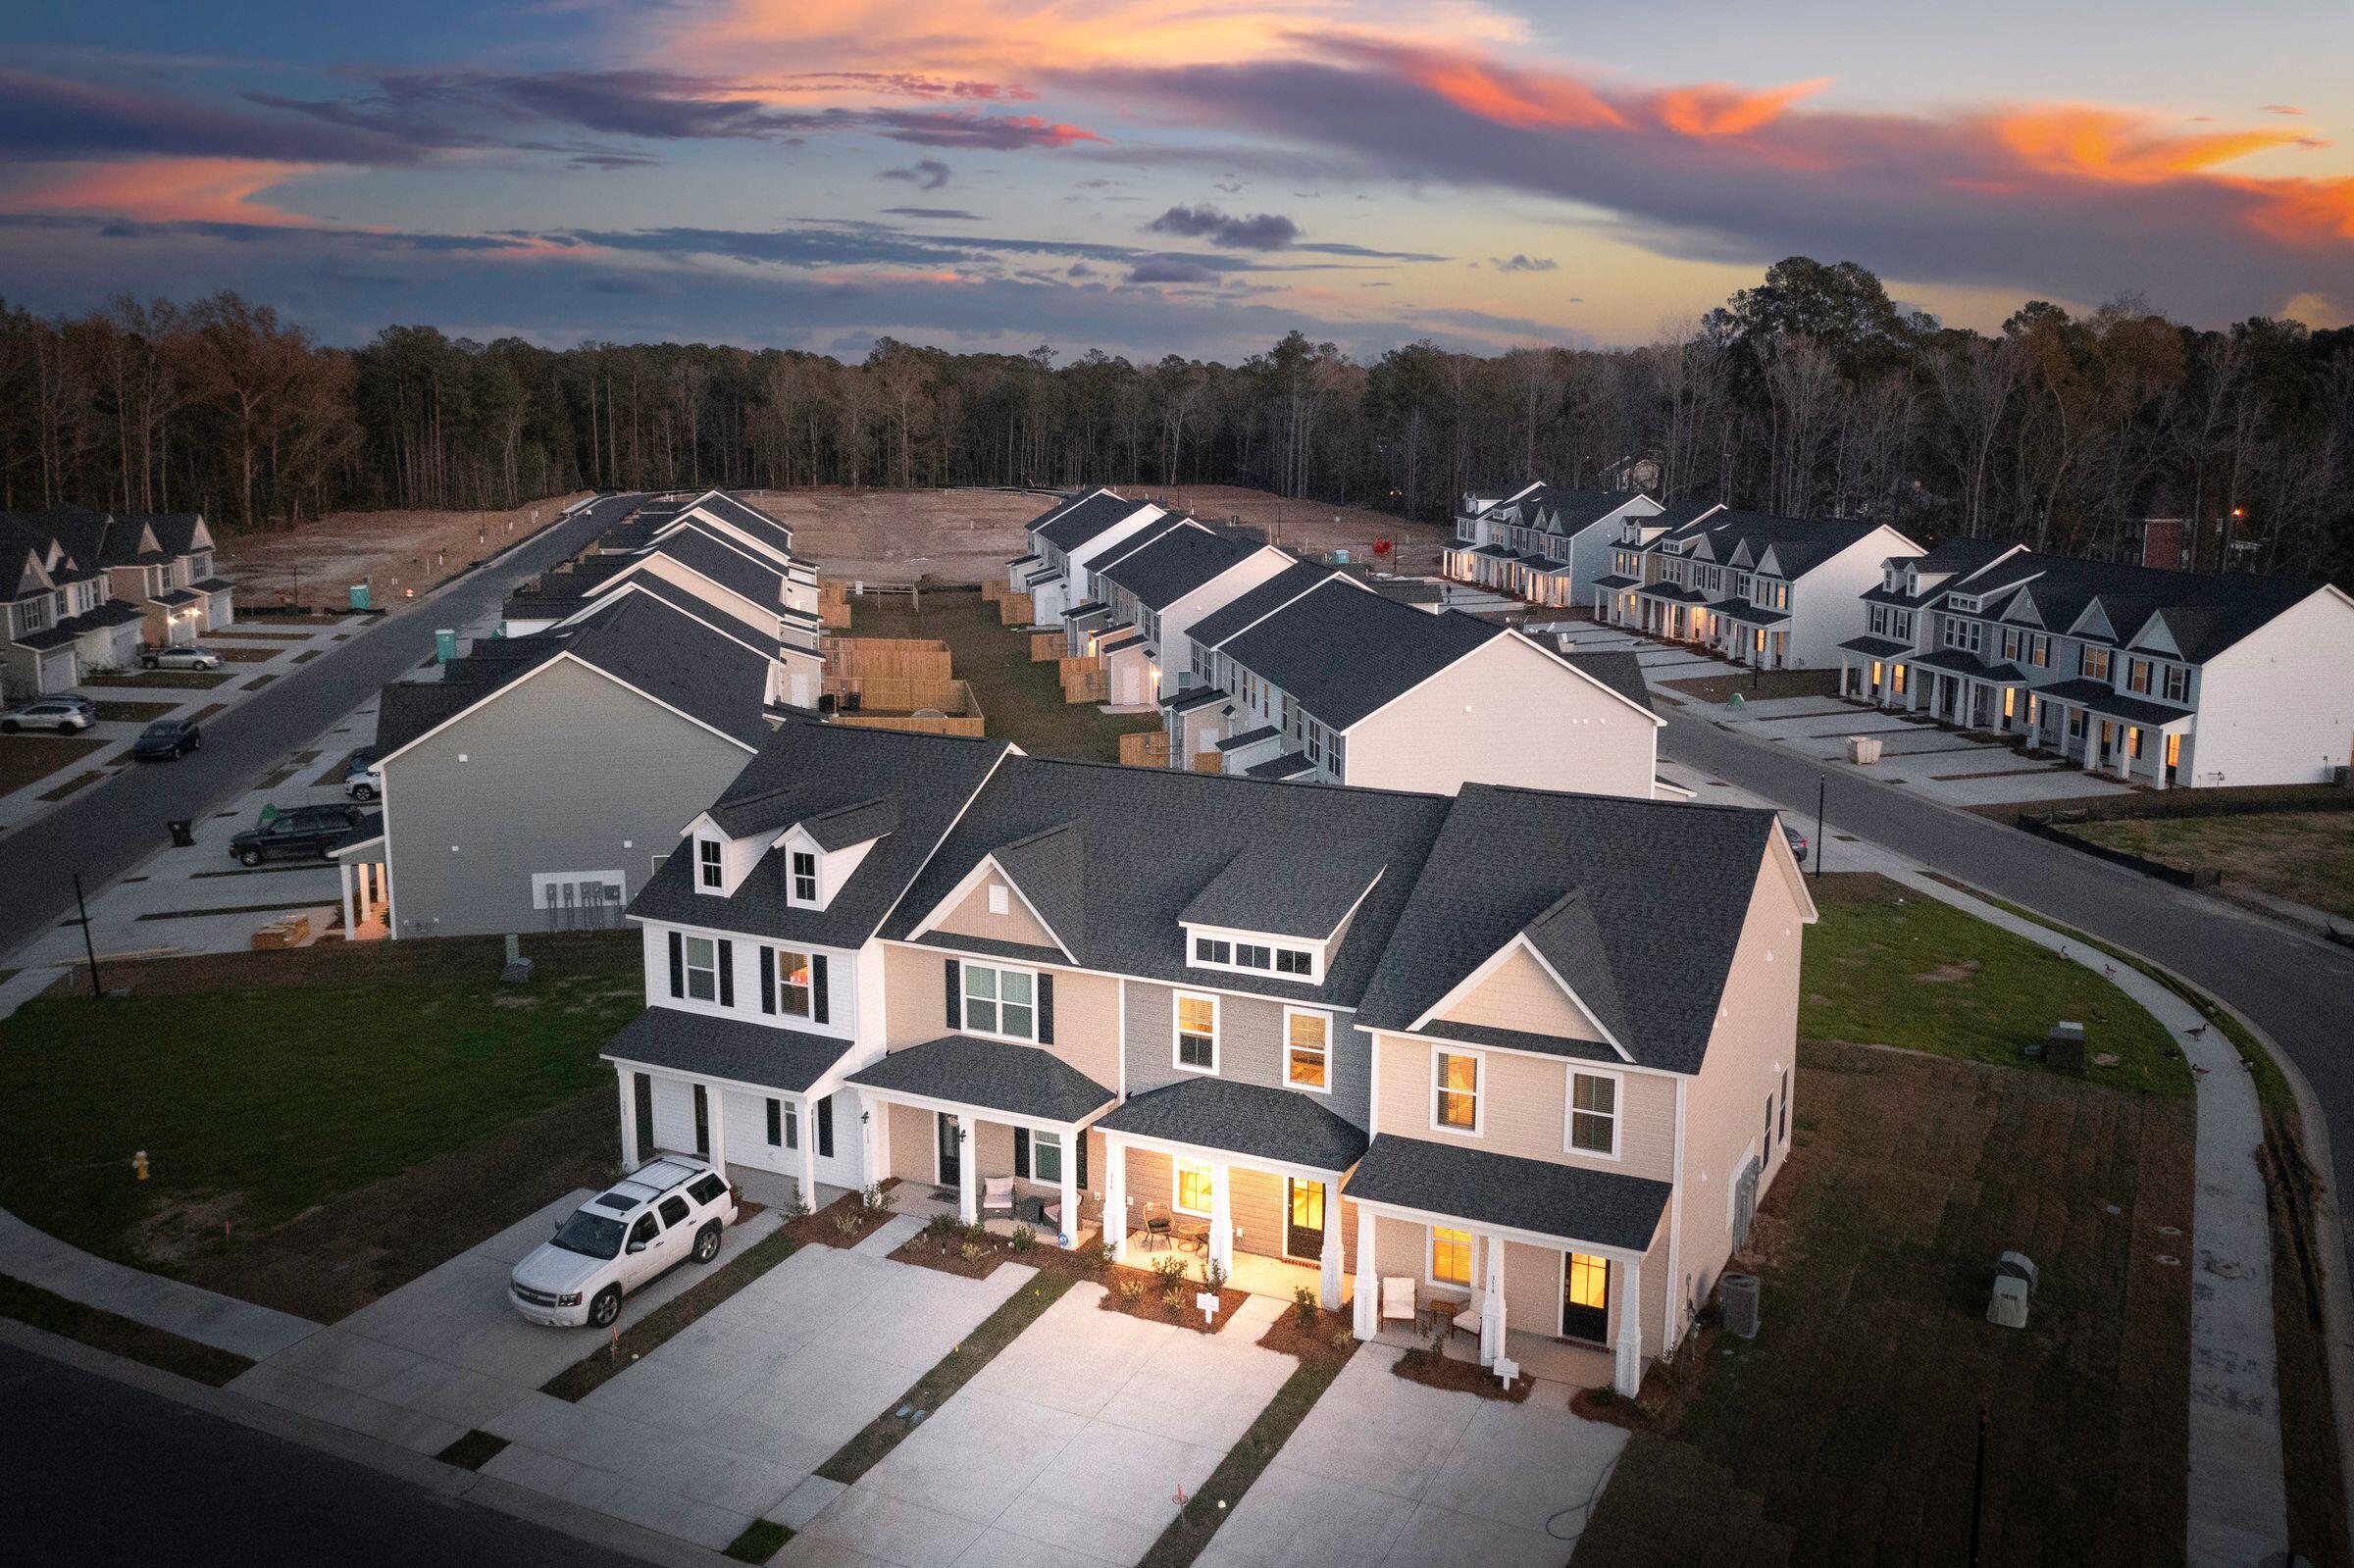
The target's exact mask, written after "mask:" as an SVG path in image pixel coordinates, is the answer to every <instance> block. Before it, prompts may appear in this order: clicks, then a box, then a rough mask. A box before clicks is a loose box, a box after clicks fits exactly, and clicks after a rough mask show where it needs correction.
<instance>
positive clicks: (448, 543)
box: [220, 490, 588, 608]
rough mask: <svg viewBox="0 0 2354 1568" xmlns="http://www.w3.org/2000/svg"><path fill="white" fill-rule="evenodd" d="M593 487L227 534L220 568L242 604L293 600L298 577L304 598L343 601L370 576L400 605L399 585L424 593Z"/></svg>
mask: <svg viewBox="0 0 2354 1568" xmlns="http://www.w3.org/2000/svg"><path fill="white" fill-rule="evenodd" d="M586 494H588V491H586V490H576V491H574V492H573V493H572V494H570V495H558V496H554V497H551V498H549V499H547V500H543V501H535V502H533V503H531V504H530V505H528V506H519V507H516V508H514V509H513V510H512V511H503V512H424V511H392V512H331V513H329V514H328V515H327V516H326V517H324V518H321V519H320V520H319V521H318V522H316V523H307V524H305V525H303V526H302V527H301V528H299V529H295V530H292V531H288V532H283V533H257V534H240V535H238V536H236V537H233V538H225V539H223V540H222V541H221V549H220V563H221V572H222V575H223V576H224V577H230V578H234V579H235V580H236V582H237V603H238V607H239V608H245V607H248V606H255V605H263V604H280V603H284V602H289V600H290V597H291V595H292V593H293V591H294V589H295V585H296V578H297V576H299V578H300V580H301V592H302V602H303V603H305V604H341V603H343V602H344V593H345V591H346V590H347V589H348V588H349V587H350V585H351V584H352V583H354V582H371V583H373V584H374V587H375V591H376V602H377V603H378V604H380V605H385V606H391V605H396V604H397V603H399V601H400V595H401V590H402V589H404V588H415V589H416V590H417V591H418V592H420V593H422V592H424V591H425V590H426V589H427V588H429V587H431V586H433V585H434V584H435V583H436V582H441V581H442V580H444V579H445V578H448V577H451V576H453V575H454V574H456V573H458V572H461V571H463V570H465V569H466V568H467V567H469V566H472V565H473V564H474V563H475V562H477V561H480V560H482V559H483V558H484V557H486V556H490V555H496V554H497V553H498V552H499V551H501V550H504V549H506V548H508V547H509V546H510V545H513V544H516V543H518V542H520V541H521V540H522V539H524V538H525V537H526V536H528V535H529V534H531V533H534V532H536V531H538V530H539V529H542V528H545V527H546V526H547V525H548V524H549V523H551V522H553V521H555V517H556V514H557V513H559V512H561V511H563V510H564V508H565V507H567V506H569V505H570V504H572V502H574V501H576V500H578V499H580V498H581V497H582V496H584V495H586Z"/></svg>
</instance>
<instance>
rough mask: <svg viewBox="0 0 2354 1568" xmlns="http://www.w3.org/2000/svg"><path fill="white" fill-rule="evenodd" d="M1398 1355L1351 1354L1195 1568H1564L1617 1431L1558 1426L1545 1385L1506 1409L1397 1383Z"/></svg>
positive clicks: (1565, 1421) (1560, 1398)
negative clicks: (1478, 1567)
mask: <svg viewBox="0 0 2354 1568" xmlns="http://www.w3.org/2000/svg"><path fill="white" fill-rule="evenodd" d="M1402 1353H1403V1352H1401V1351H1398V1350H1395V1349H1392V1348H1390V1347H1389V1346H1387V1345H1381V1344H1369V1345H1366V1346H1364V1347H1363V1348H1362V1349H1360V1350H1358V1351H1357V1353H1356V1357H1355V1358H1354V1359H1352V1360H1351V1361H1350V1363H1349V1365H1348V1367H1347V1368H1346V1369H1344V1370H1343V1371H1342V1373H1341V1375H1340V1377H1339V1378H1338V1379H1336V1380H1335V1381H1334V1383H1333V1385H1332V1387H1331V1388H1330V1389H1328V1390H1326V1391H1325V1393H1324V1397H1323V1398H1321V1399H1319V1400H1318V1401H1316V1407H1315V1408H1314V1409H1313V1410H1311V1411H1309V1412H1308V1414H1307V1419H1306V1420H1305V1421H1303V1422H1301V1423H1300V1426H1299V1429H1298V1430H1297V1431H1295V1432H1294V1433H1293V1434H1292V1437H1291V1441H1290V1442H1286V1443H1285V1444H1284V1445H1283V1450H1282V1451H1281V1452H1280V1453H1278V1454H1277V1455H1276V1456H1275V1461H1274V1463H1272V1464H1271V1465H1269V1466H1268V1467H1267V1469H1266V1472H1265V1473H1264V1474H1263V1475H1261V1476H1260V1477H1259V1478H1258V1480H1257V1482H1256V1483H1254V1485H1253V1486H1252V1488H1251V1491H1250V1492H1249V1493H1248V1494H1247V1495H1246V1496H1245V1497H1244V1498H1243V1502H1242V1506H1241V1507H1239V1508H1237V1509H1236V1510H1235V1512H1234V1517H1233V1518H1231V1519H1229V1520H1227V1521H1226V1523H1225V1524H1224V1525H1223V1526H1222V1527H1220V1529H1219V1531H1218V1533H1217V1535H1215V1536H1214V1537H1212V1538H1211V1540H1210V1543H1209V1546H1208V1548H1207V1549H1206V1550H1204V1551H1203V1553H1202V1555H1201V1557H1200V1558H1199V1559H1198V1561H1199V1563H1200V1565H1201V1568H1273V1565H1275V1564H1282V1565H1284V1568H1368V1565H1372V1564H1380V1565H1382V1568H1454V1565H1459V1564H1464V1563H1479V1564H1482V1565H1483V1568H1484V1565H1496V1568H1561V1564H1562V1563H1563V1562H1565V1561H1567V1560H1568V1557H1569V1553H1570V1551H1571V1550H1572V1549H1573V1547H1574V1545H1575V1543H1576V1541H1577V1536H1578V1533H1579V1531H1580V1530H1582V1529H1583V1528H1584V1525H1585V1519H1586V1509H1585V1506H1584V1505H1586V1504H1589V1503H1590V1502H1591V1500H1592V1499H1593V1498H1594V1497H1596V1496H1598V1495H1599V1494H1600V1492H1601V1489H1602V1484H1603V1482H1604V1481H1605V1479H1607V1477H1608V1474H1609V1471H1610V1467H1611V1466H1612V1463H1614V1462H1615V1461H1616V1459H1617V1457H1618V1452H1619V1450H1620V1449H1621V1448H1623V1447H1625V1446H1626V1434H1625V1432H1623V1431H1621V1430H1620V1429H1619V1428H1616V1427H1611V1426H1604V1425H1602V1424H1601V1423H1599V1422H1594V1421H1587V1420H1584V1419H1582V1418H1580V1417H1578V1416H1574V1415H1571V1414H1570V1413H1569V1408H1568V1402H1567V1391H1566V1390H1565V1389H1563V1388H1561V1387H1559V1386H1557V1385H1553V1384H1541V1385H1539V1386H1538V1388H1537V1391H1536V1392H1535V1393H1533V1394H1531V1395H1530V1396H1529V1398H1528V1400H1527V1402H1526V1403H1524V1404H1508V1403H1506V1402H1504V1401H1503V1400H1500V1399H1482V1398H1480V1397H1478V1396H1477V1395H1475V1394H1469V1393H1450V1392H1446V1391H1441V1390H1438V1389H1428V1388H1424V1387H1423V1386H1422V1385H1420V1384H1418V1383H1408V1382H1407V1380H1406V1379H1404V1378H1401V1377H1398V1376H1397V1375H1395V1374H1394V1373H1393V1372H1392V1371H1391V1370H1390V1369H1391V1367H1392V1366H1393V1365H1394V1364H1395V1363H1396V1361H1397V1359H1398V1357H1399V1355H1400V1354H1402ZM1564 1510H1571V1511H1569V1512H1567V1513H1566V1514H1564ZM1549 1521H1551V1522H1552V1523H1553V1528H1552V1531H1551V1532H1550V1533H1549V1532H1548V1529H1547V1525H1548V1522H1549Z"/></svg>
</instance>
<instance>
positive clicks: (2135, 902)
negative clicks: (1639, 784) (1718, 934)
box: [1660, 710, 2354, 1267]
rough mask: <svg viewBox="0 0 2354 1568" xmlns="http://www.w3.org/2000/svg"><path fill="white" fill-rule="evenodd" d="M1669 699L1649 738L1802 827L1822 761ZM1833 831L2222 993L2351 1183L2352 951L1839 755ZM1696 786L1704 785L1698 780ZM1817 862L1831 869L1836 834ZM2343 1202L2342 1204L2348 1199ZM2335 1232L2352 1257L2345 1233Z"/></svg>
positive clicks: (2352, 1242) (2338, 1175)
mask: <svg viewBox="0 0 2354 1568" xmlns="http://www.w3.org/2000/svg"><path fill="white" fill-rule="evenodd" d="M1666 711H1667V715H1668V717H1667V729H1666V732H1665V733H1663V734H1662V736H1661V737H1660V741H1661V744H1660V749H1661V751H1662V752H1663V754H1664V755H1666V756H1669V757H1672V758H1673V759H1674V760H1676V761H1678V762H1681V763H1685V764H1687V765H1688V766H1691V767H1695V768H1699V769H1701V770H1703V771H1704V772H1707V773H1709V774H1712V775H1714V776H1715V777H1716V778H1719V779H1722V780H1724V781H1726V782H1727V783H1729V784H1737V785H1739V786H1740V787H1741V788H1743V789H1747V790H1749V791H1751V792H1752V793H1754V794H1757V795H1761V796H1764V797H1765V798H1766V799H1767V800H1770V801H1772V802H1774V803H1775V804H1776V805H1779V806H1782V807H1784V808H1785V809H1787V810H1788V811H1789V813H1790V820H1791V822H1792V824H1793V825H1794V826H1796V827H1798V828H1799V829H1800V830H1801V831H1802V832H1804V833H1805V834H1806V835H1807V836H1808V837H1809V839H1810V840H1812V839H1813V838H1814V837H1815V836H1816V834H1815V805H1816V786H1817V781H1818V780H1820V779H1822V778H1823V777H1824V770H1823V769H1822V768H1820V767H1818V766H1817V764H1815V763H1813V762H1811V761H1809V760H1808V759H1807V758H1805V757H1802V756H1799V755H1798V754H1796V753H1795V752H1791V751H1787V750H1784V749H1783V748H1781V747H1779V746H1775V745H1772V744H1769V743H1767V742H1764V741H1757V740H1751V739H1749V738H1748V737H1746V736H1744V735H1741V734H1738V733H1731V732H1728V731H1725V730H1722V729H1719V728H1717V726H1716V725H1714V724H1713V723H1711V722H1710V721H1708V720H1706V719H1698V718H1693V717H1690V716H1688V714H1686V713H1684V712H1680V711H1676V710H1666ZM1829 780H1830V783H1829V786H1828V789H1827V791H1826V800H1827V808H1826V813H1827V820H1828V822H1829V824H1830V827H1831V828H1832V829H1833V830H1835V831H1836V832H1840V833H1849V834H1853V835H1856V836H1858V837H1860V838H1868V839H1870V840H1872V841H1874V842H1876V843H1880V844H1885V845H1887V846H1888V847H1889V848H1891V849H1895V850H1897V851H1898V852H1900V853H1902V854H1906V855H1909V856H1911V857H1912V858H1914V859H1915V860H1918V861H1919V862H1920V863H1921V864H1923V865H1925V866H1930V867H1934V868H1935V869H1937V870H1939V871H1942V872H1944V873H1946V874H1947V875H1948V876H1951V877H1955V878H1958V879H1960V880H1962V881H1965V882H1968V883H1970V884H1973V885H1976V886H1979V887H1984V888H1986V889H1987V890H1989V891H1991V892H1995V893H1998V894H2000V895H2001V896H2003V897H2004V898H2007V899H2009V900H2010V901H2011V902H2013V903H2016V904H2020V905H2022V906H2024V907H2026V908H2028V909H2033V910H2037V911H2040V912H2041V913H2043V914H2045V915H2048V916H2050V917H2051V918H2052V919H2053V920H2056V921H2058V922H2060V923H2061V924H2062V925H2066V926H2073V927H2074V928H2075V929H2077V930H2078V931H2083V932H2089V933H2091V934H2092V935H2094V936H2101V937H2104V938H2106V939H2108V940H2110V941H2113V942H2115V943H2117V944H2118V945H2119V946H2121V947H2127V948H2130V949H2132V950H2133V951H2134V952H2137V953H2140V954H2141V955H2143V956H2144V957H2146V958H2150V959H2154V960H2155V961H2157V962H2158V963H2161V964H2164V965H2166V966H2167V967H2168V968H2169V969H2172V970H2174V971H2175V973H2177V974H2180V975H2182V976H2184V977H2186V978H2188V979H2189V980H2191V981H2193V982H2195V983H2196V984H2198V985H2200V986H2205V987H2206V988H2207V989H2208V990H2210V991H2212V992H2214V993H2215V994H2216V995H2218V996H2221V997H2223V998H2224V999H2225V1000H2226V1001H2227V1002H2229V1003H2230V1004H2231V1005H2232V1006H2233V1007H2235V1008H2237V1009H2238V1010H2239V1011H2240V1012H2241V1013H2243V1014H2245V1015H2246V1016H2247V1017H2248V1018H2250V1019H2252V1020H2254V1021H2255V1023H2256V1024H2257V1026H2258V1027H2259V1028H2261V1029H2263V1030H2264V1031H2265V1033H2266V1034H2268V1035H2270V1036H2271V1037H2273V1038H2274V1039H2275V1040H2276V1041H2277V1042H2278V1043H2279V1045H2280V1047H2281V1049H2282V1050H2284V1051H2286V1052H2287V1053H2288V1056H2289V1058H2290V1059H2291V1060H2292V1061H2294V1062H2295V1063H2296V1065H2297V1070H2298V1071H2299V1072H2301V1073H2302V1074H2303V1075H2304V1076H2305V1081H2306V1083H2307V1084H2308V1085H2310V1086H2311V1087H2312V1089H2313V1092H2314V1094H2315V1096H2316V1097H2317V1098H2318V1099H2319V1100H2320V1101H2321V1103H2322V1110H2323V1113H2324V1115H2325V1116H2327V1117H2328V1122H2329V1129H2330V1133H2331V1149H2330V1156H2331V1163H2332V1165H2333V1166H2334V1167H2335V1169H2334V1170H2333V1171H2332V1172H2331V1173H2330V1175H2331V1177H2332V1178H2333V1181H2334V1188H2333V1189H2334V1190H2335V1191H2337V1192H2339V1193H2354V953H2349V952H2348V951H2347V950H2345V949H2343V948H2338V947H2332V946H2331V945H2329V944H2328V942H2325V941H2323V940H2321V939H2320V938H2319V937H2316V936H2305V935H2303V934H2302V933H2298V932H2292V931H2288V930H2286V929H2284V928H2282V927H2279V926H2277V925H2274V924H2273V923H2272V922H2270V921H2266V920H2262V919H2259V918H2258V917H2256V916H2254V915H2252V914H2248V913H2246V912H2245V911H2243V910H2240V909H2239V908H2237V907H2235V906H2233V905H2231V904H2226V903H2225V902H2223V901H2222V900H2220V899H2216V898H2211V897H2208V896H2207V895H2205V894H2203V893H2194V892H2192V891H2190V890H2189V889H2187V888H2182V887H2175V886H2172V885H2168V884H2166V883H2162V882H2156V881H2153V880H2152V879H2150V878H2147V877H2141V876H2137V875H2135V874H2134V873H2132V872H2129V871H2126V870H2124V869H2123V868H2122V867H2117V866H2112V865H2109V864H2108V863H2107V862H2105V861H2099V860H2095V859H2093V858H2092V857H2091V856H2089V855H2080V854H2077V853H2075V852H2074V851H2073V850H2070V849H2066V848H2063V847H2061V846H2060V845H2058V844H2054V843H2048V842H2046V841H2045V840H2043V839H2041V838H2034V837H2030V836H2028V835H2026V834H2023V833H2021V832H2020V831H2019V830H2018V829H2016V828H2010V827H2004V826H2001V825H1999V824H1996V823H1993V822H1989V821H1988V820H1986V819H1985V818H1983V817H1976V816H1972V815H1970V813H1968V812H1964V811H1959V810H1956V809H1953V808H1950V807H1946V806H1941V805H1936V804H1933V803H1931V802H1928V801H1925V800H1922V799H1920V798H1919V797H1918V796H1915V795H1909V794H1907V793H1906V792H1905V791H1904V789H1903V788H1902V787H1901V786H1898V785H1893V784H1879V783H1876V782H1873V781H1870V780H1867V779H1863V778H1860V777H1858V776H1857V775H1856V774H1855V773H1852V772H1848V771H1845V770H1840V769H1832V770H1830V771H1829ZM1701 798H1703V799H1706V798H1707V796H1706V794H1705V792H1704V794H1703V795H1702V797H1701ZM1824 849H1825V859H1824V862H1823V869H1824V870H1826V871H1837V870H1838V869H1839V843H1838V841H1837V839H1835V838H1834V839H1832V840H1831V841H1830V842H1829V843H1827V844H1826V845H1825V846H1824ZM2347 1212H2348V1214H2349V1215H2354V1206H2349V1207H2348V1209H2347ZM2343 1240H2344V1241H2345V1244H2346V1250H2347V1258H2348V1263H2349V1266H2350V1267H2354V1238H2345V1239H2343Z"/></svg>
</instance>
